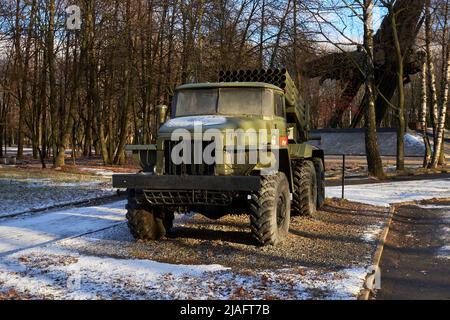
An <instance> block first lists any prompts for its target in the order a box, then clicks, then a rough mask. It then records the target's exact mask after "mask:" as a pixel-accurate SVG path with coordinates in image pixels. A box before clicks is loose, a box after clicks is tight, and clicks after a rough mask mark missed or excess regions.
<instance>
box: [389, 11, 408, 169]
mask: <svg viewBox="0 0 450 320" xmlns="http://www.w3.org/2000/svg"><path fill="white" fill-rule="evenodd" d="M389 13H390V16H391V24H392V35H393V37H394V45H395V55H396V57H397V86H398V88H397V90H398V92H397V93H398V110H397V125H398V128H397V171H403V170H405V132H406V124H405V88H404V79H405V72H404V66H403V53H402V48H401V43H400V38H399V36H398V30H397V28H398V26H397V17H396V12H395V10H394V6H393V5H392V6H391V7H390V8H389Z"/></svg>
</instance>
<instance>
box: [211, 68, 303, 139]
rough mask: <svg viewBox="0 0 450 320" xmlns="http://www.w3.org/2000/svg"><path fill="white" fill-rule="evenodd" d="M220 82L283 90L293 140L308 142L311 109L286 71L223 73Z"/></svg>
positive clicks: (220, 74)
mask: <svg viewBox="0 0 450 320" xmlns="http://www.w3.org/2000/svg"><path fill="white" fill-rule="evenodd" d="M219 82H262V83H268V84H272V85H274V86H276V87H278V88H280V89H282V90H283V91H284V94H285V100H286V116H287V121H288V122H289V123H291V127H292V128H293V130H292V135H293V137H292V138H293V140H297V139H299V140H301V141H300V142H305V141H307V140H308V131H309V108H308V107H307V105H306V104H305V102H304V100H303V99H302V97H301V96H300V92H299V91H298V89H297V87H296V85H295V82H294V80H292V78H291V76H290V75H289V72H288V71H287V70H286V69H269V70H247V71H245V70H240V71H221V72H220V73H219Z"/></svg>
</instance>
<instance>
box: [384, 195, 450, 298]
mask: <svg viewBox="0 0 450 320" xmlns="http://www.w3.org/2000/svg"><path fill="white" fill-rule="evenodd" d="M449 228H450V202H447V203H441V204H439V205H436V206H434V207H433V206H403V207H401V208H399V209H398V211H397V213H396V214H395V216H394V220H393V224H392V226H391V230H390V232H389V235H388V238H387V242H386V245H385V248H384V253H383V256H382V261H381V266H380V267H381V272H382V280H381V281H382V282H381V290H380V291H379V292H378V293H377V294H376V299H378V300H448V299H450V252H449V251H450V249H449V248H450V247H448V246H449V245H450V242H449V241H450V231H449V230H450V229H449ZM446 246H447V247H446ZM445 247H446V250H445Z"/></svg>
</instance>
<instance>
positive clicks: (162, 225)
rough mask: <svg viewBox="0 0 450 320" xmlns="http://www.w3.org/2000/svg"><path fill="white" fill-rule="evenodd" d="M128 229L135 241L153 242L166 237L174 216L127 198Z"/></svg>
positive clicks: (169, 212)
mask: <svg viewBox="0 0 450 320" xmlns="http://www.w3.org/2000/svg"><path fill="white" fill-rule="evenodd" d="M127 220H128V228H129V229H130V232H131V234H132V235H133V237H134V238H135V239H136V240H141V241H154V240H160V239H162V238H164V237H165V236H167V235H168V234H169V233H170V231H171V229H172V227H173V220H174V214H173V212H171V211H167V210H164V209H162V208H152V207H151V206H149V205H147V204H139V203H138V202H137V201H136V199H134V198H129V199H128V205H127Z"/></svg>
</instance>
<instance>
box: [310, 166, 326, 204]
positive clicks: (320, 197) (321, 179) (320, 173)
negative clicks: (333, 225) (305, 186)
mask: <svg viewBox="0 0 450 320" xmlns="http://www.w3.org/2000/svg"><path fill="white" fill-rule="evenodd" d="M313 162H314V167H315V168H316V177H317V209H321V208H322V207H323V206H324V204H325V166H324V165H323V161H322V159H318V158H316V159H314V160H313Z"/></svg>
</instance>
